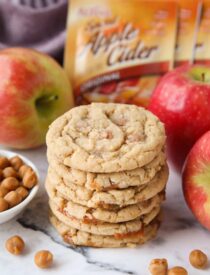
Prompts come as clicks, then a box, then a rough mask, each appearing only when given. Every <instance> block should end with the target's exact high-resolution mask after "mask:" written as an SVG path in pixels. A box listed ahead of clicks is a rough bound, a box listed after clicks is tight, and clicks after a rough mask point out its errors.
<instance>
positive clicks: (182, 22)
mask: <svg viewBox="0 0 210 275" xmlns="http://www.w3.org/2000/svg"><path fill="white" fill-rule="evenodd" d="M174 1H175V2H177V4H178V7H179V15H178V32H177V42H176V50H175V66H179V65H182V64H185V63H192V62H193V56H194V48H195V42H196V35H197V30H198V25H199V19H200V12H201V3H200V1H198V0H174Z"/></svg>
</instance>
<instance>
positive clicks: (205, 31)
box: [195, 1, 210, 63]
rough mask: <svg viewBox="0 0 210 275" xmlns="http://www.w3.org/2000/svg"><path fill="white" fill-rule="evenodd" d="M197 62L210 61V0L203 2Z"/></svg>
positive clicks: (196, 55) (196, 52) (196, 54)
mask: <svg viewBox="0 0 210 275" xmlns="http://www.w3.org/2000/svg"><path fill="white" fill-rule="evenodd" d="M195 62H196V63H210V1H205V2H204V3H203V9H202V16H201V22H200V26H199V31H198V36H197V43H196V50H195Z"/></svg>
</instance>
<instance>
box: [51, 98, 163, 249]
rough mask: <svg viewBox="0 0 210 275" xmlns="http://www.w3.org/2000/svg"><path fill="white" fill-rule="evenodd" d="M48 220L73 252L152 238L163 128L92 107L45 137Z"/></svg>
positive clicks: (110, 107)
mask: <svg viewBox="0 0 210 275" xmlns="http://www.w3.org/2000/svg"><path fill="white" fill-rule="evenodd" d="M47 146H48V149H47V157H48V161H49V170H48V175H47V179H46V190H47V193H48V195H49V205H50V209H51V212H50V220H51V222H52V224H53V225H54V227H55V228H56V229H57V231H58V232H59V234H60V235H61V236H62V237H63V239H64V240H65V241H66V242H68V243H71V244H74V245H83V246H93V247H123V246H135V245H137V244H143V243H145V242H146V241H148V240H150V239H152V238H153V237H155V235H156V233H157V230H158V227H159V225H160V208H161V202H162V201H163V200H164V194H165V186H166V182H167V179H168V167H167V164H166V159H165V154H164V146H165V131H164V126H163V124H162V123H161V122H160V121H159V120H158V119H157V117H155V116H154V115H152V114H151V113H150V112H148V111H146V110H145V109H143V108H139V107H137V106H133V105H124V104H112V103H110V104H104V103H92V104H90V105H86V106H80V107H76V108H73V109H71V110H70V111H69V112H67V113H65V114H64V115H63V116H61V117H59V118H58V119H57V120H55V121H54V122H53V123H52V125H51V126H50V129H49V131H48V134H47Z"/></svg>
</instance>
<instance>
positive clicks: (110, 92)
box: [64, 0, 177, 106]
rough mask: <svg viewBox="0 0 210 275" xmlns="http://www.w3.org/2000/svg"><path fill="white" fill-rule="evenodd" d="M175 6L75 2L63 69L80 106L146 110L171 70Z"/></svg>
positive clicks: (116, 0) (124, 0)
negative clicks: (110, 105)
mask: <svg viewBox="0 0 210 275" xmlns="http://www.w3.org/2000/svg"><path fill="white" fill-rule="evenodd" d="M176 28H177V3H175V2H171V1H158V2H157V1H140V0H100V1H98V0H71V1H70V5H69V13H68V22H67V40H66V48H65V58H64V67H65V69H66V71H67V73H68V76H69V78H70V81H71V83H72V86H73V90H74V94H75V100H76V103H77V104H87V103H90V102H93V101H94V102H96V101H99V102H123V103H135V104H137V105H142V106H147V104H148V102H149V97H150V94H151V92H152V90H153V89H154V87H155V85H156V84H157V82H158V80H159V78H160V75H162V74H164V73H166V72H167V71H168V70H170V69H171V68H172V67H173V60H174V48H175V40H176V32H177V31H176Z"/></svg>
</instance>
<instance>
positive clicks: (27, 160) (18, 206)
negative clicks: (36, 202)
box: [0, 149, 40, 218]
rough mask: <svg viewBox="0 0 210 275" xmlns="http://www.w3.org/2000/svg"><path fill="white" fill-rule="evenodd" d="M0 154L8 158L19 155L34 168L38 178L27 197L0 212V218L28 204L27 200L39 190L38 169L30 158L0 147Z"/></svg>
mask: <svg viewBox="0 0 210 275" xmlns="http://www.w3.org/2000/svg"><path fill="white" fill-rule="evenodd" d="M0 156H5V157H8V158H10V157H13V156H19V157H20V158H21V159H22V160H23V161H24V163H26V164H27V165H29V166H31V167H32V169H33V170H34V172H35V173H36V175H37V178H38V181H37V184H36V185H35V186H34V187H33V188H32V189H31V190H30V192H29V195H28V196H27V198H25V199H24V200H23V201H22V202H20V203H19V204H17V205H16V206H14V207H12V208H10V209H7V210H5V211H2V212H0V218H1V217H3V216H6V215H9V214H11V213H14V212H15V211H18V210H19V209H21V208H23V207H25V206H26V205H27V204H29V202H30V201H31V200H32V199H33V198H34V197H35V195H36V194H37V192H38V190H39V185H40V184H39V180H40V175H39V171H38V169H37V167H36V166H35V164H34V163H33V162H32V161H31V160H30V159H28V158H27V157H25V156H23V155H22V154H19V153H16V152H13V151H9V150H4V149H3V150H2V149H0Z"/></svg>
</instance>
